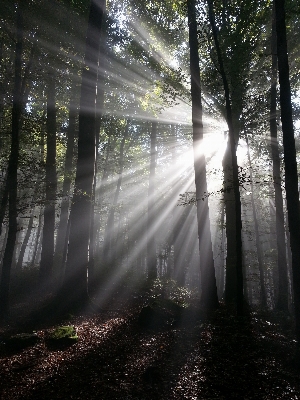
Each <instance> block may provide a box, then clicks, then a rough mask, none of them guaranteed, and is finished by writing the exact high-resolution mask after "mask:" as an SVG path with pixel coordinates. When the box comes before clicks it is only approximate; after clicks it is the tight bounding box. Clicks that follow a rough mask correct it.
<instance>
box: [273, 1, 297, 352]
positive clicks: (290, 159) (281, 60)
mask: <svg viewBox="0 0 300 400" xmlns="http://www.w3.org/2000/svg"><path fill="white" fill-rule="evenodd" d="M275 14H276V34H277V57H278V71H279V84H280V107H281V122H282V132H283V148H284V167H285V190H286V201H287V210H288V221H289V231H290V243H291V250H292V271H293V294H294V308H295V322H296V337H297V341H298V345H300V246H299V243H300V229H299V226H300V213H299V192H298V173H297V160H296V147H295V138H294V128H293V115H292V102H291V88H290V80H289V63H288V52H287V40H286V25H285V2H284V0H275Z"/></svg>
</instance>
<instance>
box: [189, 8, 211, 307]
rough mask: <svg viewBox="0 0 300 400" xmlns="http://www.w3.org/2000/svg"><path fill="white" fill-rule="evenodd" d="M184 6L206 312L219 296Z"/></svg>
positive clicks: (195, 58) (192, 23) (194, 42)
mask: <svg viewBox="0 0 300 400" xmlns="http://www.w3.org/2000/svg"><path fill="white" fill-rule="evenodd" d="M187 4H188V25H189V45H190V69H191V96H192V123H193V149H194V169H195V185H196V202H197V223H198V238H199V252H200V271H201V274H200V276H201V300H202V303H203V304H204V306H205V307H206V308H207V309H214V308H216V307H217V305H218V294H217V286H216V277H215V268H214V259H213V251H212V241H211V231H210V221H209V207H208V192H207V182H206V162H205V155H204V153H203V151H202V148H201V146H202V144H203V122H202V101H201V83H200V67H199V54H198V37H197V20H196V4H195V0H188V2H187Z"/></svg>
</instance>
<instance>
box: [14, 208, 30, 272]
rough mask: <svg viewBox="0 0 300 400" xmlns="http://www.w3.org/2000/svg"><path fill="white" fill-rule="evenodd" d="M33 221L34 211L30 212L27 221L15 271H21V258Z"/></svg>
mask: <svg viewBox="0 0 300 400" xmlns="http://www.w3.org/2000/svg"><path fill="white" fill-rule="evenodd" d="M33 219H34V209H32V210H31V213H30V217H29V221H28V226H27V231H26V234H25V236H24V240H23V242H22V245H21V250H20V253H19V257H18V261H17V265H16V269H17V270H21V269H22V267H23V258H24V255H25V251H26V248H27V246H28V242H29V238H30V236H31V233H32V228H33Z"/></svg>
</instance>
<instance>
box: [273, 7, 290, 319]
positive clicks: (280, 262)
mask: <svg viewBox="0 0 300 400" xmlns="http://www.w3.org/2000/svg"><path fill="white" fill-rule="evenodd" d="M271 41H272V43H271V45H272V81H271V104H270V132H271V151H272V161H273V183H274V191H275V213H276V214H275V216H276V239H277V254H278V255H277V269H278V296H277V298H276V300H275V301H276V304H275V307H276V309H278V310H280V311H284V312H287V311H288V279H287V259H286V246H285V228H284V212H283V198H282V189H281V172H280V156H279V148H278V140H277V124H276V99H277V90H276V87H277V73H278V72H277V49H276V43H277V39H276V18H275V7H274V5H273V18H272V38H271ZM276 292H277V291H276Z"/></svg>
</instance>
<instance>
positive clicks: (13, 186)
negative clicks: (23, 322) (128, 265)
mask: <svg viewBox="0 0 300 400" xmlns="http://www.w3.org/2000/svg"><path fill="white" fill-rule="evenodd" d="M22 49H23V14H22V7H21V3H18V4H17V10H16V47H15V82H14V90H13V107H12V121H11V150H10V157H9V163H8V174H7V181H8V201H9V211H8V213H9V216H8V218H9V225H8V236H7V241H6V247H5V252H4V257H3V266H2V273H1V283H0V317H1V318H3V317H5V316H6V314H7V313H8V309H9V284H10V273H11V264H12V260H13V255H14V248H15V241H16V236H17V229H18V224H17V215H18V211H17V194H18V193H17V191H18V162H19V135H20V116H21V111H22V94H21V87H22V75H21V74H22Z"/></svg>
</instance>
